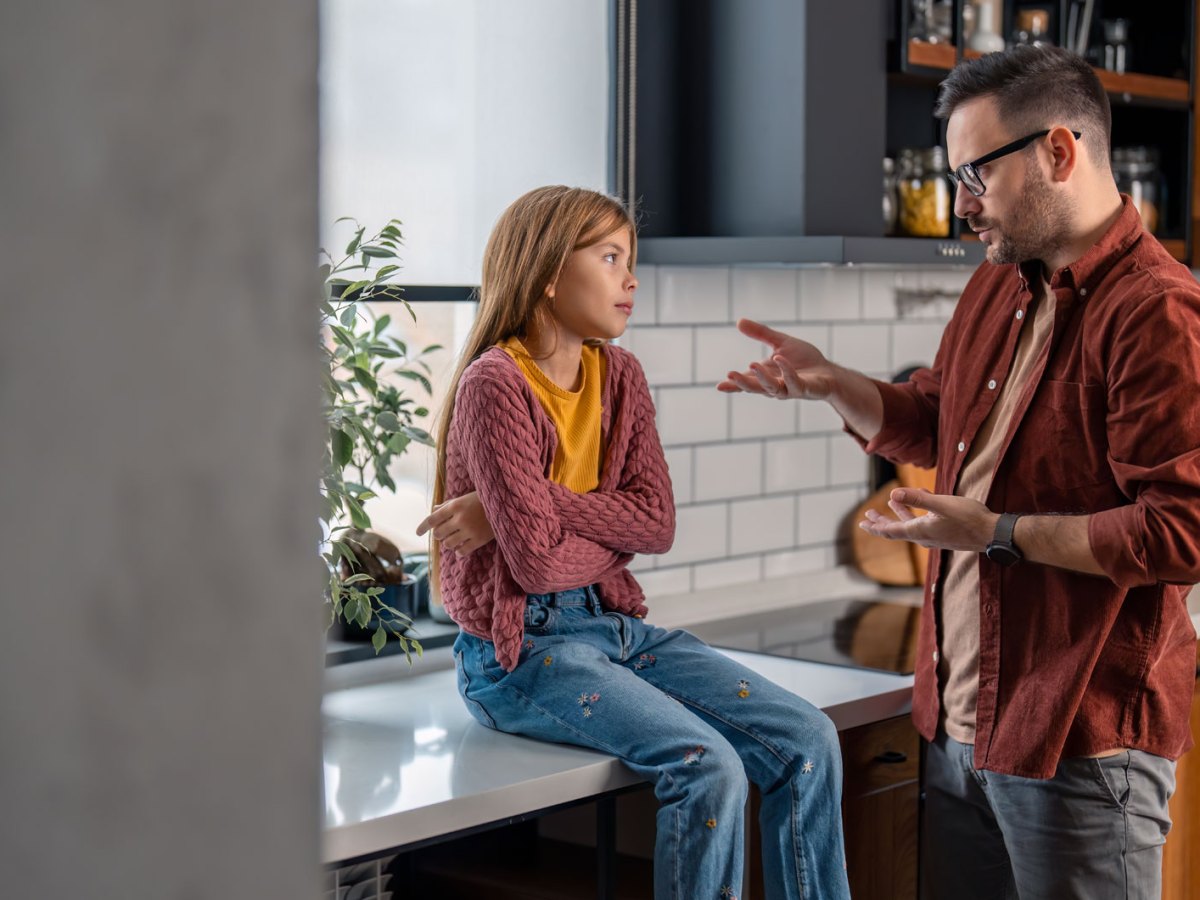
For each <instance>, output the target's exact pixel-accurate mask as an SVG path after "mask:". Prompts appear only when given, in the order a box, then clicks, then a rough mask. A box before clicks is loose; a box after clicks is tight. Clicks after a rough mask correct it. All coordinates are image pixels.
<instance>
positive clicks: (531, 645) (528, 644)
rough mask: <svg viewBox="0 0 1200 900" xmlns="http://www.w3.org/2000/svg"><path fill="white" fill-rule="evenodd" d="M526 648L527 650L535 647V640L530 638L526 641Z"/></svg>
mask: <svg viewBox="0 0 1200 900" xmlns="http://www.w3.org/2000/svg"><path fill="white" fill-rule="evenodd" d="M525 649H526V650H532V649H533V641H529V640H527V641H526V642H525Z"/></svg>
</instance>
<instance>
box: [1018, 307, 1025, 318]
mask: <svg viewBox="0 0 1200 900" xmlns="http://www.w3.org/2000/svg"><path fill="white" fill-rule="evenodd" d="M1017 318H1018V319H1023V318H1025V310H1023V309H1018V310H1017Z"/></svg>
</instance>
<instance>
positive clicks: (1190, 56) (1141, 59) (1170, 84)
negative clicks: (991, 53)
mask: <svg viewBox="0 0 1200 900" xmlns="http://www.w3.org/2000/svg"><path fill="white" fill-rule="evenodd" d="M968 5H969V3H968V2H967V0H953V2H952V3H949V4H948V6H949V7H950V9H951V12H950V16H949V19H950V25H951V28H952V34H951V36H950V38H949V39H948V40H939V41H937V42H929V41H926V40H921V39H918V38H916V37H914V32H920V31H921V30H922V29H921V28H920V27H917V28H914V14H913V7H914V3H913V0H893V2H892V4H891V6H890V18H889V22H888V26H887V28H888V33H889V43H888V90H887V102H888V112H887V122H888V126H887V144H888V147H887V152H888V154H889V155H894V154H896V153H897V152H898V150H899V148H900V147H905V146H928V145H932V144H936V143H940V142H941V140H942V123H940V122H937V121H936V120H934V119H933V117H932V114H931V111H932V107H933V101H934V98H935V97H936V94H937V84H938V82H939V81H940V80H941V79H942V78H944V77H945V75H946V73H947V72H948V71H949V70H950V69H951V68H953V66H954V65H955V63H956V62H957V61H958V60H959V59H961V58H963V57H964V56H972V55H978V54H974V53H973V51H971V50H969V49H967V48H966V46H965V41H964V29H963V27H962V23H963V9H964V6H968ZM993 6H995V7H999V8H1000V10H1001V12H1000V15H999V17H998V18H997V23H998V25H999V30H1000V33H1001V34H1002V36H1004V37H1005V38H1007V39H1010V40H1011V39H1012V37H1013V36H1014V35H1015V34H1016V33H1017V29H1018V24H1019V22H1020V18H1021V17H1022V14H1023V13H1025V14H1028V12H1029V11H1031V10H1044V11H1045V13H1046V14H1047V15H1046V21H1047V23H1048V31H1047V33H1046V35H1045V38H1046V39H1048V40H1050V41H1051V42H1053V43H1055V44H1058V45H1059V46H1075V45H1073V44H1072V39H1073V36H1078V34H1079V33H1080V28H1079V20H1080V18H1081V10H1082V4H1077V5H1076V6H1075V9H1074V12H1073V11H1072V6H1073V4H1072V2H1071V0H1042V2H1030V0H993ZM1196 8H1197V4H1196V2H1195V0H1160V2H1156V3H1139V2H1137V0H1095V2H1094V3H1093V4H1091V9H1092V11H1091V19H1090V21H1091V28H1090V29H1089V30H1088V38H1087V45H1086V48H1085V56H1089V58H1091V59H1092V61H1093V64H1094V65H1095V66H1096V72H1097V74H1098V75H1099V77H1100V81H1101V83H1102V84H1103V85H1104V87H1105V88H1106V90H1107V91H1108V95H1109V100H1110V103H1111V106H1112V116H1113V128H1112V146H1113V147H1114V148H1126V147H1150V148H1153V151H1154V152H1156V153H1157V154H1158V173H1159V174H1158V178H1157V185H1158V197H1157V198H1155V201H1154V204H1153V212H1150V213H1147V217H1148V218H1150V219H1152V220H1153V224H1152V226H1151V222H1148V223H1147V224H1148V227H1151V228H1152V231H1153V233H1154V234H1155V236H1156V237H1158V239H1159V240H1160V241H1162V243H1163V245H1164V246H1165V247H1166V248H1167V249H1168V250H1169V251H1170V252H1171V254H1172V255H1173V256H1175V258H1176V259H1180V260H1183V261H1185V262H1191V261H1192V260H1194V259H1195V253H1194V251H1195V245H1194V240H1195V234H1196V226H1197V224H1200V221H1198V220H1200V202H1198V198H1200V188H1198V185H1197V183H1196V182H1197V179H1196V172H1197V153H1196V150H1197V117H1196V91H1195V89H1194V85H1195V46H1196V43H1197V41H1196V35H1197V15H1196ZM1115 19H1124V20H1125V21H1126V22H1127V41H1126V44H1127V49H1128V57H1127V67H1126V71H1124V72H1116V71H1110V70H1109V69H1105V68H1102V65H1103V63H1104V57H1103V52H1102V51H1103V48H1104V45H1105V31H1104V26H1103V23H1104V21H1105V20H1115ZM917 21H919V19H918V20H917ZM1072 26H1074V27H1072ZM1097 50H1100V51H1101V52H1100V53H1099V54H1096V53H1095V51H1097ZM1093 54H1094V58H1092V57H1093ZM922 108H923V109H924V110H925V111H926V115H925V117H924V118H922V117H921V115H920V110H921V109H922ZM955 227H956V229H960V225H959V223H956V226H955ZM956 234H959V231H958V230H956ZM1193 264H1194V263H1193Z"/></svg>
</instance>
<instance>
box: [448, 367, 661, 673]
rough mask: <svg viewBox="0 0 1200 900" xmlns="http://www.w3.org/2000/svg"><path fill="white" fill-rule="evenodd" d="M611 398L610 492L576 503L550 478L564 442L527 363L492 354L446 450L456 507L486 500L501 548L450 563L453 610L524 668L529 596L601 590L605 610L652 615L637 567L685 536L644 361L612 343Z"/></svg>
mask: <svg viewBox="0 0 1200 900" xmlns="http://www.w3.org/2000/svg"><path fill="white" fill-rule="evenodd" d="M603 352H604V354H605V357H606V360H607V365H606V370H607V371H606V377H605V381H604V389H603V391H602V393H601V406H602V411H601V425H600V427H601V433H602V434H603V436H604V445H605V448H606V449H605V455H604V461H603V465H602V468H601V474H600V484H599V485H598V486H597V488H596V489H595V490H594V491H591V492H589V493H587V494H576V493H573V492H572V491H570V490H568V489H567V488H565V487H563V486H561V485H559V484H556V483H555V482H552V481H551V480H550V479H549V477H548V473H549V471H550V462H551V460H553V459H554V449H555V447H556V446H557V444H558V436H557V434H556V432H555V430H554V425H553V423H552V422H551V421H550V419H549V417H548V416H547V415H546V413H545V411H544V410H543V408H542V405H541V404H540V403H539V402H538V399H537V397H535V396H534V394H533V390H532V389H531V388H530V387H529V383H528V382H527V381H526V380H525V377H524V376H523V375H522V374H521V371H520V370H519V369H518V368H517V364H516V363H515V362H513V360H512V358H511V357H509V356H508V354H506V353H505V352H504V351H502V350H500V349H497V348H494V347H493V348H492V349H490V350H487V351H486V352H484V353H483V354H482V355H481V356H480V357H479V358H478V359H477V360H475V362H473V363H471V365H470V366H469V367H468V368H467V370H466V371H465V372H464V373H463V376H462V378H461V380H460V381H459V385H458V393H457V395H456V399H455V406H454V419H453V421H452V422H451V423H450V434H449V437H448V440H447V444H446V497H447V498H451V497H458V496H461V495H463V494H466V493H469V492H470V491H478V493H479V497H480V499H481V501H482V502H483V508H484V510H485V512H486V513H487V518H488V522H489V523H490V524H491V526H492V530H493V531H494V532H495V534H496V540H494V541H492V542H491V543H489V544H488V545H487V546H485V547H482V548H480V549H479V550H476V551H475V552H474V553H472V554H470V555H469V556H465V557H459V556H457V555H456V554H454V553H453V552H450V551H446V550H443V551H441V557H440V559H439V562H440V564H441V565H440V569H441V581H440V586H441V594H442V601H443V603H445V605H446V611H447V612H448V613H449V614H450V615H451V617H453V619H454V621H455V622H457V623H458V624H459V626H460V627H461V628H462V629H463V630H464V631H467V632H469V633H470V634H473V635H476V636H477V637H481V638H483V639H485V640H490V641H493V642H494V643H495V645H496V658H497V660H499V662H500V664H501V665H502V666H504V668H505V669H508V670H510V671H511V670H512V669H513V668H515V667H516V664H517V657H518V655H519V653H520V648H521V640H522V636H523V634H524V619H525V596H526V594H542V593H549V592H551V591H562V590H567V589H568V588H576V587H583V586H584V585H589V584H596V585H598V587H599V592H600V597H601V602H602V603H603V605H604V607H605V608H606V609H611V610H615V611H618V612H623V613H626V614H629V615H635V616H641V615H645V612H646V607H645V604H644V603H643V601H644V600H645V594H644V593H643V592H642V589H641V588H640V587H639V586H638V583H637V581H635V580H634V577H633V575H631V574H630V573H629V571H628V570H627V569H626V566H627V565H628V564H629V561H630V560H631V559H632V558H633V555H634V554H635V553H664V552H665V551H667V550H668V549H670V546H671V542H672V541H673V540H674V537H675V500H674V497H673V496H672V493H671V479H670V476H669V475H668V474H667V463H666V460H665V459H664V458H663V450H662V444H661V443H660V442H659V439H658V430H657V429H656V428H655V426H654V404H653V402H652V401H651V399H650V391H649V389H648V388H647V387H646V376H645V375H644V374H643V372H642V367H641V365H639V363H638V361H637V359H636V358H635V357H634V356H633V355H632V354H631V353H629V352H628V351H625V350H622V349H620V348H619V347H615V346H612V345H611V344H609V345H605V346H604V347H603Z"/></svg>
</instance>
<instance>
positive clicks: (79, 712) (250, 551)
mask: <svg viewBox="0 0 1200 900" xmlns="http://www.w3.org/2000/svg"><path fill="white" fill-rule="evenodd" d="M316 65H317V15H316V2H315V0H300V2H295V0H263V2H258V3H253V4H245V3H240V2H235V0H206V2H199V0H173V2H167V3H163V2H161V0H113V2H106V3H95V2H90V0H61V2H46V3H41V2H36V0H24V2H22V0H18V2H15V3H6V4H5V8H4V12H3V13H2V14H0V273H2V277H3V285H2V286H0V292H2V294H0V296H2V297H3V300H2V301H0V312H2V315H0V615H2V620H0V896H5V897H18V896H21V897H54V898H70V897H87V898H97V900H107V898H114V900H116V898H120V900H131V898H143V897H145V898H151V897H153V898H187V900H200V898H222V900H227V898H234V897H254V898H289V900H293V898H304V897H315V896H316V895H317V878H318V874H319V869H318V864H317V860H318V842H319V833H320V831H319V807H320V778H319V774H320V720H319V699H320V670H321V653H320V646H321V645H320V639H321V631H320V624H319V623H320V606H319V590H320V576H319V570H318V568H317V564H316V557H315V549H316V542H317V532H316V509H317V505H316V497H315V494H314V492H315V487H316V472H317V465H318V447H319V441H320V429H319V423H318V390H319V383H318V368H317V367H318V359H317V356H316V352H315V338H314V327H315V322H314V316H315V304H314V301H313V300H312V299H311V297H312V295H313V293H314V287H315V277H314V267H315V253H314V247H315V244H316V235H317V200H316V186H317V100H316V96H317V92H316Z"/></svg>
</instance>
